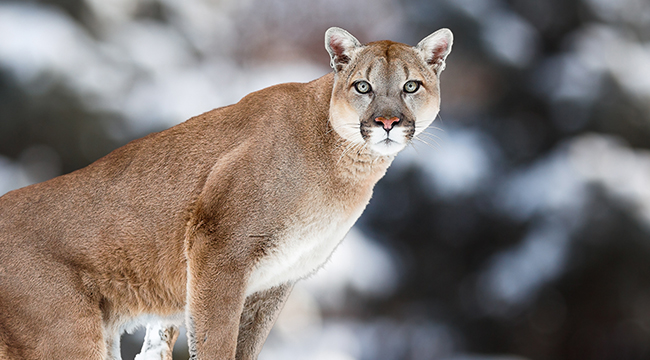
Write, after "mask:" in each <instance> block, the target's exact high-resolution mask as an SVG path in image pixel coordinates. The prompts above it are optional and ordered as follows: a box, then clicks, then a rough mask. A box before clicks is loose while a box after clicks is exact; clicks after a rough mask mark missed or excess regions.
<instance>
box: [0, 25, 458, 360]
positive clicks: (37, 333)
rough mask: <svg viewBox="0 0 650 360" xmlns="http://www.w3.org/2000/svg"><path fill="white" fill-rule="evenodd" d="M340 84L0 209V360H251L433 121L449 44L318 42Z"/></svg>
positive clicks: (235, 115)
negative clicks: (126, 346)
mask: <svg viewBox="0 0 650 360" xmlns="http://www.w3.org/2000/svg"><path fill="white" fill-rule="evenodd" d="M325 47H326V49H327V51H328V52H329V55H330V63H331V66H332V68H333V71H332V72H331V73H329V74H327V75H324V76H323V77H321V78H319V79H316V80H313V81H311V82H308V83H288V84H280V85H276V86H272V87H269V88H266V89H263V90H260V91H257V92H254V93H251V94H249V95H247V96H245V97H244V98H243V99H241V100H240V101H239V102H238V103H236V104H234V105H230V106H226V107H222V108H218V109H215V110H212V111H209V112H207V113H204V114H202V115H199V116H196V117H193V118H191V119H189V120H187V121H186V122H184V123H181V124H179V125H177V126H174V127H172V128H170V129H167V130H165V131H162V132H159V133H154V134H150V135H148V136H146V137H144V138H141V139H138V140H135V141H132V142H130V143H128V144H127V145H125V146H123V147H121V148H118V149H117V150H115V151H113V152H111V153H110V154H108V155H106V156H105V157H103V158H101V159H99V160H97V161H95V162H94V163H92V164H90V165H88V166H87V167H85V168H82V169H80V170H77V171H75V172H72V173H70V174H66V175H62V176H59V177H56V178H54V179H51V180H49V181H46V182H43V183H39V184H34V185H31V186H27V187H24V188H21V189H18V190H14V191H11V192H9V193H7V194H5V195H4V196H2V197H0V358H1V359H83V360H89V359H120V335H121V334H122V332H123V331H125V330H127V329H130V328H133V327H135V326H139V325H143V324H145V323H150V322H152V323H153V325H150V326H149V327H148V330H149V332H148V333H147V337H146V340H145V344H144V346H143V352H145V353H149V355H151V352H154V353H155V354H154V355H155V356H156V357H157V358H158V359H160V358H163V359H171V347H172V346H173V344H174V341H175V340H176V336H177V335H178V327H179V326H185V327H186V329H187V334H188V345H189V351H190V355H191V357H192V358H193V359H256V358H257V356H258V354H259V352H260V351H261V349H262V345H263V344H264V341H265V339H266V337H267V335H268V333H269V331H270V329H271V327H272V325H273V323H274V321H275V319H276V317H277V316H278V314H279V312H280V310H281V309H282V306H283V304H284V302H285V300H286V299H287V297H288V296H289V293H290V292H291V288H292V286H293V284H294V283H295V282H296V281H298V280H299V279H301V278H304V277H306V276H308V275H310V274H312V273H314V272H315V271H316V270H318V269H319V268H320V267H321V266H322V265H323V264H324V263H325V262H326V261H327V260H328V258H329V256H330V254H331V253H332V252H333V251H334V249H335V248H336V246H337V245H338V244H339V242H340V241H341V240H342V239H343V237H344V236H345V234H346V233H347V232H348V230H349V229H350V228H351V227H352V225H353V224H354V223H355V221H356V220H357V219H358V218H359V216H360V215H361V213H362V212H363V210H364V208H365V207H366V205H367V204H368V201H369V200H370V197H371V195H372V191H373V187H374V185H375V183H377V181H378V180H379V179H380V178H381V177H382V176H383V175H384V174H385V172H386V169H387V168H388V166H389V165H390V164H391V162H392V161H393V159H394V157H395V155H396V154H397V153H398V152H400V151H401V150H402V149H404V147H405V146H407V145H408V144H409V143H410V142H411V141H412V140H413V139H414V137H416V136H418V134H419V133H421V132H422V131H423V130H424V129H425V128H426V127H427V126H428V125H429V124H431V122H432V121H433V120H434V119H435V118H436V116H437V114H438V111H439V107H440V88H439V76H440V73H441V72H442V71H443V69H444V68H445V59H446V58H447V55H448V54H449V52H450V51H451V47H452V33H451V31H449V30H448V29H441V30H438V31H436V32H434V33H433V34H431V35H429V36H427V37H426V38H424V39H423V40H422V41H421V42H420V43H419V44H418V45H417V46H415V47H411V46H408V45H405V44H401V43H396V42H391V41H378V42H373V43H369V44H367V45H362V44H361V43H360V42H359V41H358V40H357V39H356V38H355V37H353V36H352V35H351V34H349V33H348V32H347V31H345V30H343V29H340V28H336V27H333V28H330V29H329V30H327V32H326V34H325ZM141 356H142V357H144V356H145V355H144V354H141Z"/></svg>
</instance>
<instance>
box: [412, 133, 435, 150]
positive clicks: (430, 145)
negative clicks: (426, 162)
mask: <svg viewBox="0 0 650 360" xmlns="http://www.w3.org/2000/svg"><path fill="white" fill-rule="evenodd" d="M415 140H418V141H420V142H422V143H424V144H426V145H427V146H429V147H431V148H432V149H434V150H440V144H438V142H436V141H434V143H435V144H436V146H434V145H432V144H429V143H428V142H426V141H424V140H422V139H420V138H419V137H417V136H416V137H415Z"/></svg>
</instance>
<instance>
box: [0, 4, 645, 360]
mask: <svg viewBox="0 0 650 360" xmlns="http://www.w3.org/2000/svg"><path fill="white" fill-rule="evenodd" d="M330 26H340V27H343V28H345V29H347V30H349V31H350V32H351V33H352V34H354V35H355V36H356V37H357V38H358V39H359V40H360V41H362V42H370V41H374V40H381V39H392V40H396V41H400V42H405V43H408V44H411V45H415V44H416V43H417V42H418V41H419V40H421V39H422V38H424V37H425V36H426V35H428V34H430V33H432V32H433V31H435V30H437V29H439V28H441V27H448V28H450V29H452V31H453V32H454V34H455V43H454V46H453V51H452V53H451V55H450V56H449V58H448V60H447V69H446V70H445V71H444V72H443V74H442V77H441V82H442V110H441V113H440V117H439V118H438V119H437V120H436V121H435V122H434V124H433V126H432V127H431V128H430V129H429V130H428V132H427V134H426V135H424V136H422V137H421V141H416V142H415V143H414V144H413V146H412V147H409V149H408V150H406V151H404V152H403V153H401V154H400V155H399V156H398V158H397V159H396V160H395V162H394V164H393V166H392V167H391V168H390V169H389V171H388V173H387V175H386V177H385V178H384V179H383V180H381V181H380V182H379V184H378V185H377V187H376V191H375V195H374V197H373V199H372V201H371V202H370V204H369V206H368V208H367V210H366V212H365V213H364V215H363V216H362V218H361V219H360V221H359V222H358V224H357V226H356V227H355V228H354V229H353V230H352V232H351V233H350V234H349V236H348V239H347V240H346V241H345V242H344V243H343V245H342V246H341V247H340V248H339V249H338V250H337V251H336V252H335V254H334V255H333V257H332V259H331V261H330V263H328V264H327V265H326V266H325V269H324V270H323V271H321V272H320V273H318V274H317V275H315V276H313V277H312V278H310V279H308V280H306V281H303V282H301V283H299V285H298V286H296V289H295V290H294V293H293V294H292V297H291V298H290V300H289V302H288V303H287V305H286V308H285V310H284V312H283V314H282V316H281V318H280V319H279V320H278V323H277V325H276V327H275V328H274V330H273V332H272V334H271V336H270V337H269V339H268V341H267V343H266V345H265V348H264V351H263V353H262V355H261V356H260V359H261V360H275V359H316V360H392V359H414V360H415V359H417V360H422V359H424V360H426V359H443V360H469V359H474V360H477V359H492V360H494V359H511V360H513V359H534V360H545V359H581V360H582V359H603V360H605V359H616V360H621V359H649V358H650V152H649V151H648V149H649V148H650V2H648V1H646V0H545V1H538V0H510V1H506V0H436V1H432V0H354V1H351V0H315V1H303V0H184V1H178V0H42V1H28V0H22V1H2V2H0V194H3V193H5V192H7V191H10V190H12V189H15V188H18V187H22V186H25V185H28V184H31V183H34V182H39V181H43V180H46V179H49V178H51V177H54V176H57V175H60V174H63V173H67V172H70V171H73V170H75V169H78V168H80V167H83V166H85V165H87V164H89V163H90V162H92V161H94V160H96V159H97V158H99V157H101V156H103V155H105V154H107V153H108V152H110V151H111V150H113V149H115V148H116V147H119V146H121V145H123V144H125V143H126V142H128V141H130V140H132V139H135V138H138V137H141V136H143V135H145V134H147V133H149V132H152V131H158V130H161V129H164V128H167V127H170V126H172V125H174V124H177V123H179V122H181V121H184V120H186V119H187V118H189V117H191V116H193V115H197V114H200V113H202V112H205V111H208V110H210V109H213V108H215V107H219V106H223V105H227V104H230V103H233V102H236V101H238V100H239V99H240V98H241V97H242V96H244V95H245V94H247V93H249V92H251V91H254V90H258V89H261V88H263V87H266V86H269V85H272V84H276V83H280V82H287V81H309V80H312V79H315V78H317V77H319V76H321V75H324V74H325V73H327V72H329V71H330V68H329V66H328V65H329V58H328V55H327V52H326V51H325V49H324V47H323V37H324V32H325V30H326V29H327V28H328V27H330ZM0 216H1V214H0ZM142 336H143V333H142V331H137V332H136V333H135V334H133V335H127V336H125V337H124V338H123V344H124V346H123V347H124V349H123V354H124V358H125V359H132V358H133V356H134V354H136V353H137V352H138V350H139V347H140V344H139V343H138V341H140V340H141V339H142ZM186 348H187V346H186V344H185V339H184V338H181V339H180V340H179V341H178V344H177V346H176V350H177V351H176V353H175V359H185V358H187V350H186Z"/></svg>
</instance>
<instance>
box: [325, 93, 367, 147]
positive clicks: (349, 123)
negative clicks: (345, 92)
mask: <svg viewBox="0 0 650 360" xmlns="http://www.w3.org/2000/svg"><path fill="white" fill-rule="evenodd" d="M330 122H331V125H332V127H333V128H334V131H336V133H337V134H339V136H341V137H342V138H344V139H346V140H349V141H352V142H355V143H361V142H363V137H362V136H361V131H360V126H361V125H360V123H359V114H358V113H357V112H356V110H355V109H354V108H353V107H352V106H350V104H348V103H347V102H342V101H338V102H332V104H331V105H330Z"/></svg>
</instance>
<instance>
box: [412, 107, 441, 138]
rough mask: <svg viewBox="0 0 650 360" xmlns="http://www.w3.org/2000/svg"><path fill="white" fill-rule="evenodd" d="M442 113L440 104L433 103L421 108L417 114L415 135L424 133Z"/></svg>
mask: <svg viewBox="0 0 650 360" xmlns="http://www.w3.org/2000/svg"><path fill="white" fill-rule="evenodd" d="M439 111H440V106H439V105H438V102H434V101H431V102H429V103H428V104H424V106H421V107H420V108H419V109H418V111H417V112H415V135H417V134H419V133H421V132H422V131H424V130H425V129H426V128H427V126H429V125H431V123H432V122H433V121H434V120H435V119H436V117H437V116H438V112H439Z"/></svg>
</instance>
